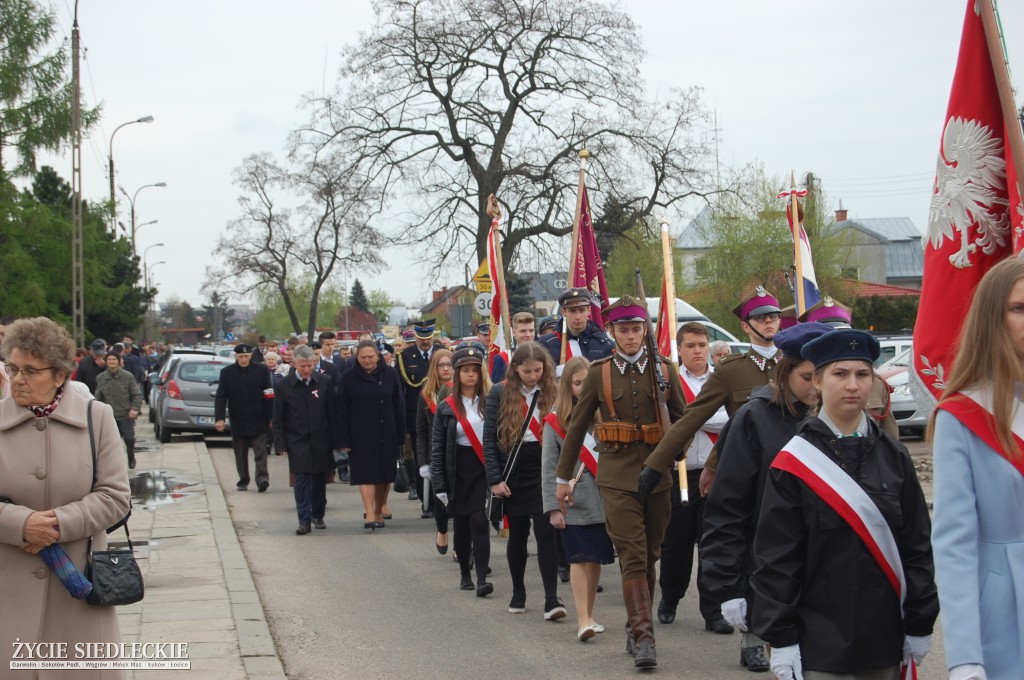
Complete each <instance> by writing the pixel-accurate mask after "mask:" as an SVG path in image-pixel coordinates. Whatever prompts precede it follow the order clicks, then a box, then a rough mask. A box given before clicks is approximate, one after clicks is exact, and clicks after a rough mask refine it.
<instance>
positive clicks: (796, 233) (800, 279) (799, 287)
mask: <svg viewBox="0 0 1024 680" xmlns="http://www.w3.org/2000/svg"><path fill="white" fill-rule="evenodd" d="M789 191H790V194H789V201H790V202H789V214H790V217H791V218H792V221H793V263H794V264H795V265H796V281H795V282H794V283H796V315H797V316H800V315H801V314H803V313H804V312H806V311H807V299H806V298H805V297H804V265H803V258H802V257H800V204H799V203H798V202H797V197H796V174H795V173H794V172H793V171H790V173H789Z"/></svg>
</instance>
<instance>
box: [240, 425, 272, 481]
mask: <svg viewBox="0 0 1024 680" xmlns="http://www.w3.org/2000/svg"><path fill="white" fill-rule="evenodd" d="M231 448H233V449H234V450H235V469H236V470H237V471H238V483H239V484H241V485H243V486H248V484H249V449H250V448H251V449H252V453H253V458H254V460H255V462H256V483H257V484H259V483H260V482H262V481H264V480H265V481H268V482H269V481H270V473H269V472H267V435H266V434H265V433H264V434H258V435H256V436H254V437H246V436H244V435H237V436H232V437H231Z"/></svg>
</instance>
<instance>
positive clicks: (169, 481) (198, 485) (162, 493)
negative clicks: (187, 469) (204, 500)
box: [128, 470, 203, 510]
mask: <svg viewBox="0 0 1024 680" xmlns="http://www.w3.org/2000/svg"><path fill="white" fill-rule="evenodd" d="M128 482H129V484H130V485H131V489H132V501H133V502H134V503H135V506H136V507H141V508H146V509H150V510H151V509H153V508H156V507H157V506H160V505H167V504H168V503H174V502H177V501H183V500H186V499H188V498H191V497H192V496H194V495H196V494H197V493H201V492H202V491H203V484H202V482H197V481H194V480H191V479H188V478H187V477H185V476H184V475H179V474H177V473H176V472H174V471H173V470H146V471H145V472H140V473H138V474H136V475H134V476H133V477H131V479H129V480H128Z"/></svg>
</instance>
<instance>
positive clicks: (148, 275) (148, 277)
mask: <svg viewBox="0 0 1024 680" xmlns="http://www.w3.org/2000/svg"><path fill="white" fill-rule="evenodd" d="M157 245H163V244H162V243H158V244H157ZM152 247H153V246H150V248H152ZM161 264H167V261H166V260H160V261H159V262H154V263H153V264H151V265H149V267H148V268H147V272H146V290H149V288H150V285H151V284H152V279H151V277H152V275H153V270H154V269H156V267H157V265H161ZM150 306H151V307H155V306H156V300H155V299H154V300H152V301H150ZM154 330H155V329H154ZM149 339H150V340H152V338H149Z"/></svg>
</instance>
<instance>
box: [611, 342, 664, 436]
mask: <svg viewBox="0 0 1024 680" xmlns="http://www.w3.org/2000/svg"><path fill="white" fill-rule="evenodd" d="M602 368H603V370H602V375H601V378H602V382H603V383H604V384H603V388H604V400H605V405H606V406H607V407H608V415H609V417H610V418H611V419H610V420H608V421H603V422H598V423H596V424H595V425H594V437H596V438H597V439H598V441H602V442H605V443H607V444H636V443H639V442H642V443H644V444H651V445H654V444H657V443H658V442H660V441H661V438H662V437H663V436H664V434H665V433H664V431H663V430H662V427H661V425H660V424H659V423H650V424H648V425H637V424H636V423H631V422H628V421H625V420H619V419H618V415H616V413H615V400H614V399H613V398H612V387H611V385H612V373H611V362H610V361H609V362H607V363H605V364H604V366H603V367H602Z"/></svg>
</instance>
